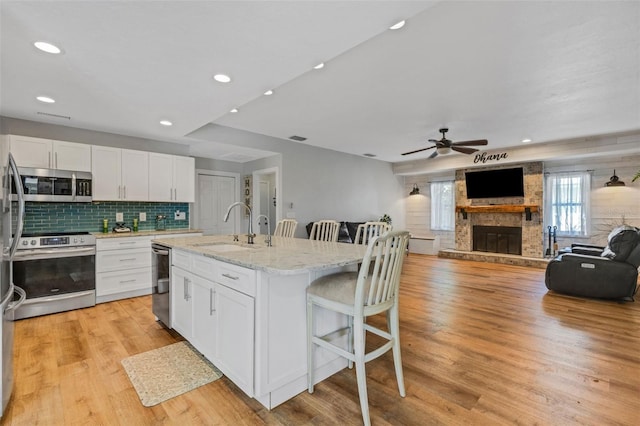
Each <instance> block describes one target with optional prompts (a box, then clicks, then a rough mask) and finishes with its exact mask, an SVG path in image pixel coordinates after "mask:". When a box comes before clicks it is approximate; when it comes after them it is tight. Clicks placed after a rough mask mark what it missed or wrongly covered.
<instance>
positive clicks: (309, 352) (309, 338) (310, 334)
mask: <svg viewBox="0 0 640 426" xmlns="http://www.w3.org/2000/svg"><path fill="white" fill-rule="evenodd" d="M307 386H308V390H309V393H313V302H311V300H309V298H307Z"/></svg>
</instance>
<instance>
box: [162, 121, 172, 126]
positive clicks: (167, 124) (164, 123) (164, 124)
mask: <svg viewBox="0 0 640 426" xmlns="http://www.w3.org/2000/svg"><path fill="white" fill-rule="evenodd" d="M160 124H162V125H163V126H173V123H172V122H170V121H169V120H161V121H160Z"/></svg>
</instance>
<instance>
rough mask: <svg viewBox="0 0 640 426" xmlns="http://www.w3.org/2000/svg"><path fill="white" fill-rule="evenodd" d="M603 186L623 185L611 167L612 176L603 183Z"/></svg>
mask: <svg viewBox="0 0 640 426" xmlns="http://www.w3.org/2000/svg"><path fill="white" fill-rule="evenodd" d="M604 186H625V184H624V182H623V181H621V180H620V178H618V176H616V170H615V169H613V176H611V178H610V179H609V182H607V183H605V184H604Z"/></svg>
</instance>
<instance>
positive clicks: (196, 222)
mask: <svg viewBox="0 0 640 426" xmlns="http://www.w3.org/2000/svg"><path fill="white" fill-rule="evenodd" d="M200 175H207V176H226V177H232V178H235V185H234V189H233V193H234V194H235V198H234V199H235V201H240V191H241V185H242V182H241V176H240V173H233V172H222V171H216V170H206V169H196V182H195V202H194V203H193V214H192V215H191V216H193V222H192V223H193V225H192V228H195V229H201V228H200V185H199V182H200ZM240 212H241V209H236V211H235V212H233V213H234V215H235V223H236V224H239V225H240V224H242V222H241V220H242V216H240Z"/></svg>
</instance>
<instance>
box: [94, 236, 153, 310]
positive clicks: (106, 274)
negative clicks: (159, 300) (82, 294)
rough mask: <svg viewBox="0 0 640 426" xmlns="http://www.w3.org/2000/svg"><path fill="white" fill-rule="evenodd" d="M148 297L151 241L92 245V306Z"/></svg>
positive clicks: (128, 239)
mask: <svg viewBox="0 0 640 426" xmlns="http://www.w3.org/2000/svg"><path fill="white" fill-rule="evenodd" d="M150 293H151V237H118V238H104V239H98V240H97V241H96V302H97V303H104V302H110V301H113V300H118V299H125V298H128V297H135V296H142V295H145V294H150Z"/></svg>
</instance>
